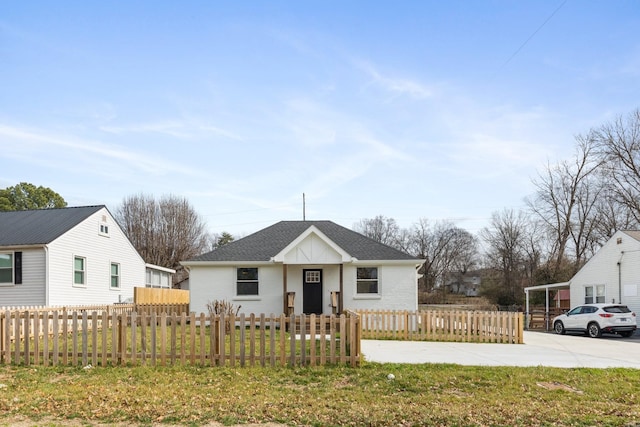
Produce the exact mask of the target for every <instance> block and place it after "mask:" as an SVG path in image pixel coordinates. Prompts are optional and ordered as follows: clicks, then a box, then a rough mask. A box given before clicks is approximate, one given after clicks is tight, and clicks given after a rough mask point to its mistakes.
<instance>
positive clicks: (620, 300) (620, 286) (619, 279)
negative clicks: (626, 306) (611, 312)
mask: <svg viewBox="0 0 640 427" xmlns="http://www.w3.org/2000/svg"><path fill="white" fill-rule="evenodd" d="M622 257H624V251H620V259H619V260H618V304H622Z"/></svg>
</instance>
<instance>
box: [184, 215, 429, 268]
mask: <svg viewBox="0 0 640 427" xmlns="http://www.w3.org/2000/svg"><path fill="white" fill-rule="evenodd" d="M312 225H313V226H315V227H316V228H317V229H318V230H320V231H321V232H322V233H324V234H325V235H326V236H327V237H328V238H329V239H331V241H333V242H334V243H335V244H337V245H338V246H340V247H341V248H342V249H343V250H344V251H346V252H347V253H348V254H349V255H351V256H353V257H355V258H357V259H361V260H417V261H419V260H418V259H417V258H415V257H412V256H411V255H408V254H406V253H404V252H402V251H399V250H397V249H394V248H392V247H390V246H387V245H384V244H382V243H379V242H377V241H375V240H373V239H370V238H368V237H366V236H363V235H362V234H360V233H356V232H355V231H353V230H349V229H348V228H345V227H343V226H341V225H338V224H336V223H334V222H331V221H281V222H278V223H276V224H274V225H272V226H270V227H267V228H265V229H263V230H260V231H258V232H256V233H253V234H251V235H249V236H247V237H244V238H242V239H239V240H236V241H234V242H231V243H228V244H226V245H224V246H221V247H219V248H218V249H215V250H213V251H211V252H208V253H205V254H202V255H200V256H198V257H196V258H193V259H190V260H189V261H269V260H270V259H271V258H272V257H274V256H275V255H277V254H278V253H280V252H281V251H282V250H283V249H284V248H286V247H287V246H288V245H289V244H290V243H291V242H293V241H294V240H295V239H296V238H298V236H300V235H301V234H302V233H304V232H305V231H306V230H307V229H308V228H309V227H311V226H312Z"/></svg>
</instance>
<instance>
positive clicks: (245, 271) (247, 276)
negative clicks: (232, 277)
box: [236, 267, 258, 296]
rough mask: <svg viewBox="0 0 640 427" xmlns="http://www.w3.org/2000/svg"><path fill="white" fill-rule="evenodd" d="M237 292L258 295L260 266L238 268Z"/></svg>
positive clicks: (240, 294) (241, 294) (238, 293)
mask: <svg viewBox="0 0 640 427" xmlns="http://www.w3.org/2000/svg"><path fill="white" fill-rule="evenodd" d="M236 278H237V281H236V294H237V295H238V296H244V295H258V268H257V267H250V268H246V267H241V268H238V269H237V270H236Z"/></svg>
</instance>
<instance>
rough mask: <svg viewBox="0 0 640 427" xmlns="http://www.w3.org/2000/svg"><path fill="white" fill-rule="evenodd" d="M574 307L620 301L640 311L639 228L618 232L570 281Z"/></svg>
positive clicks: (639, 312)
mask: <svg viewBox="0 0 640 427" xmlns="http://www.w3.org/2000/svg"><path fill="white" fill-rule="evenodd" d="M569 289H570V290H571V292H570V300H571V306H575V305H578V304H585V303H598V302H617V303H622V304H626V305H628V306H629V308H630V309H631V310H633V311H635V312H636V313H638V314H640V231H618V232H617V233H615V234H614V235H613V236H612V237H611V239H609V240H608V241H607V243H605V244H604V246H603V247H602V248H600V250H599V251H598V252H596V254H595V255H594V256H593V257H591V259H590V260H589V261H588V262H587V263H586V264H585V265H584V266H583V267H582V268H581V269H580V271H578V272H577V273H576V274H575V276H573V277H572V278H571V280H570V281H569Z"/></svg>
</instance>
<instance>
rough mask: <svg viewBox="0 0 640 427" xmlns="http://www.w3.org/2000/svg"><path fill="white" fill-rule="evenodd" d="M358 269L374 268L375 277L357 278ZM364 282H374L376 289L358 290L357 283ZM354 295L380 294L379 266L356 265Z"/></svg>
mask: <svg viewBox="0 0 640 427" xmlns="http://www.w3.org/2000/svg"><path fill="white" fill-rule="evenodd" d="M360 269H374V270H375V276H376V277H375V279H372V278H358V276H359V274H358V273H359V271H360ZM361 283H362V284H365V283H369V284H371V283H375V285H376V291H375V292H360V289H359V286H358V285H359V284H361ZM356 295H358V296H367V295H369V296H375V295H380V267H377V266H360V267H356Z"/></svg>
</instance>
